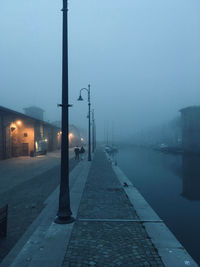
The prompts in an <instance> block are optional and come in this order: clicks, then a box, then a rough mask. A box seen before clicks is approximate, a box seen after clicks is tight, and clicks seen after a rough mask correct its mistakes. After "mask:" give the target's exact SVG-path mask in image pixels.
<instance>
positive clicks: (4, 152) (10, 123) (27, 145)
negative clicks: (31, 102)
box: [0, 106, 61, 159]
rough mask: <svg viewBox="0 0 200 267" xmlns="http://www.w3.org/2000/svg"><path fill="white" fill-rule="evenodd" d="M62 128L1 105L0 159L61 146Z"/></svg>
mask: <svg viewBox="0 0 200 267" xmlns="http://www.w3.org/2000/svg"><path fill="white" fill-rule="evenodd" d="M60 141H61V137H60V128H59V127H56V126H54V125H52V124H50V123H47V122H45V121H43V120H39V119H35V118H33V116H27V115H25V114H23V113H20V112H16V111H14V110H11V109H8V108H5V107H2V106H0V159H6V158H10V157H18V156H28V155H31V154H32V153H34V152H35V153H37V152H38V153H39V152H40V151H41V150H45V151H52V150H55V149H59V148H60V143H61V142H60Z"/></svg>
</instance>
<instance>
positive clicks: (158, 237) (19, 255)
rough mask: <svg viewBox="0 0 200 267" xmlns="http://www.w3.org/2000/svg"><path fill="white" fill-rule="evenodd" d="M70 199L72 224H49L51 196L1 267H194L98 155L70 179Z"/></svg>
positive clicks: (52, 209) (127, 183)
mask: <svg viewBox="0 0 200 267" xmlns="http://www.w3.org/2000/svg"><path fill="white" fill-rule="evenodd" d="M70 196H71V209H72V212H73V216H74V217H75V218H76V221H75V222H74V223H72V224H69V225H58V224H55V223H54V222H53V220H54V218H55V213H56V210H57V205H58V203H57V199H58V190H55V192H54V193H53V194H52V195H51V196H50V197H49V199H48V200H47V201H46V203H47V207H46V209H45V210H44V211H43V214H41V215H40V216H39V218H38V222H37V225H38V227H37V228H36V230H34V232H32V234H31V236H30V237H27V236H25V237H24V240H21V242H19V244H18V247H17V248H16V249H14V250H13V251H12V252H11V253H10V255H8V257H7V258H6V259H5V261H4V262H3V264H2V265H1V266H2V267H6V266H12V267H27V266H28V267H35V266H39V267H40V266H41V267H61V266H62V267H86V266H97V267H103V266H107V267H115V266H122V267H128V266H135V267H139V266H167V267H181V266H187V265H189V266H195V267H196V266H198V265H197V264H196V263H195V262H194V261H193V259H192V258H191V257H190V255H189V254H188V253H187V251H185V249H184V248H183V247H182V245H181V244H180V243H179V242H178V241H177V240H176V238H175V237H174V236H173V234H172V233H171V232H170V231H169V229H168V228H167V227H166V226H165V224H164V222H163V221H162V220H161V219H160V218H159V217H158V215H157V214H156V213H155V212H154V211H153V210H152V208H151V207H150V206H149V205H148V203H147V202H146V201H145V200H144V198H143V197H142V196H141V195H140V193H139V192H138V191H137V189H136V188H135V187H134V186H133V185H132V184H131V182H130V181H129V180H128V178H127V177H126V176H125V175H124V174H123V173H122V171H121V170H120V169H119V168H118V167H117V166H115V165H113V163H112V161H111V160H109V159H108V158H107V156H106V154H105V152H103V150H97V151H96V153H95V156H94V159H93V161H92V162H87V160H84V161H81V162H80V163H79V164H78V165H77V167H76V168H75V169H74V170H73V171H72V172H71V173H70ZM29 232H30V231H29ZM27 235H28V234H27ZM11 259H12V260H11Z"/></svg>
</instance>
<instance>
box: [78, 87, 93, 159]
mask: <svg viewBox="0 0 200 267" xmlns="http://www.w3.org/2000/svg"><path fill="white" fill-rule="evenodd" d="M83 90H86V91H87V93H88V161H91V131H90V130H91V129H90V106H91V103H90V84H88V88H82V89H81V90H80V95H79V98H78V99H77V100H78V101H83V98H82V95H81V92H82V91H83Z"/></svg>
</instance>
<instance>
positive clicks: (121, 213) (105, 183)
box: [78, 152, 138, 219]
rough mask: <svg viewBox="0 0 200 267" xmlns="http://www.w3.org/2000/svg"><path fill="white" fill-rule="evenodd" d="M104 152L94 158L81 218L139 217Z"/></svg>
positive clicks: (84, 195) (79, 215) (83, 198)
mask: <svg viewBox="0 0 200 267" xmlns="http://www.w3.org/2000/svg"><path fill="white" fill-rule="evenodd" d="M102 154H103V152H100V153H97V154H96V156H95V158H94V159H93V164H92V166H91V169H90V173H89V177H88V180H87V182H86V186H85V190H84V193H83V197H82V200H81V204H80V207H79V213H78V217H79V218H99V219H101V218H107V219H115V218H117V219H137V218H138V216H137V214H136V212H135V210H134V208H133V206H132V204H131V203H130V201H129V199H128V198H127V196H126V194H125V192H124V190H123V188H122V187H121V185H120V183H119V181H118V180H117V179H116V175H115V173H114V171H113V170H112V167H111V163H110V162H108V160H107V159H106V157H105V155H104V154H103V155H102Z"/></svg>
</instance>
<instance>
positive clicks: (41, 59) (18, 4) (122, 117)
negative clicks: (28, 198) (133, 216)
mask: <svg viewBox="0 0 200 267" xmlns="http://www.w3.org/2000/svg"><path fill="white" fill-rule="evenodd" d="M61 8H62V1H61V0H60V1H58V0H56V1H55V0H17V1H16V0H10V1H7V0H1V4H0V69H1V71H0V87H1V90H0V105H2V106H5V107H8V108H11V109H14V110H17V111H20V112H22V111H23V110H22V109H23V108H24V107H27V106H30V105H36V106H39V107H41V108H43V109H44V110H45V111H46V113H45V120H50V121H55V120H59V119H60V110H59V108H57V103H60V102H61V42H62V12H60V10H61ZM199 13H200V2H199V1H198V0H190V1H188V0H168V1H163V0H124V1H118V0H117V1H116V0H106V1H105V0H101V1H99V0H98V1H97V0H85V1H81V0H70V1H69V79H70V92H69V94H70V103H72V104H73V107H72V108H71V109H70V122H71V123H74V124H75V125H78V126H80V127H82V128H84V127H87V119H86V115H87V101H84V102H81V103H80V102H77V101H76V100H77V97H78V95H79V90H80V89H81V88H82V87H87V85H88V83H91V91H92V92H91V93H92V104H93V107H94V108H95V114H96V123H97V130H98V136H97V137H98V138H103V134H104V128H105V125H109V128H111V125H112V124H114V125H115V135H116V138H117V137H118V138H119V137H129V136H131V135H132V134H133V133H134V132H135V131H137V130H139V129H143V128H145V127H148V126H151V125H157V124H160V123H163V122H165V121H168V120H171V119H173V118H174V117H176V116H177V115H178V110H179V109H180V108H182V107H185V106H189V105H199V99H200V75H199V70H200V49H199V47H200V16H199ZM83 97H84V98H85V100H87V95H86V94H83Z"/></svg>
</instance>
